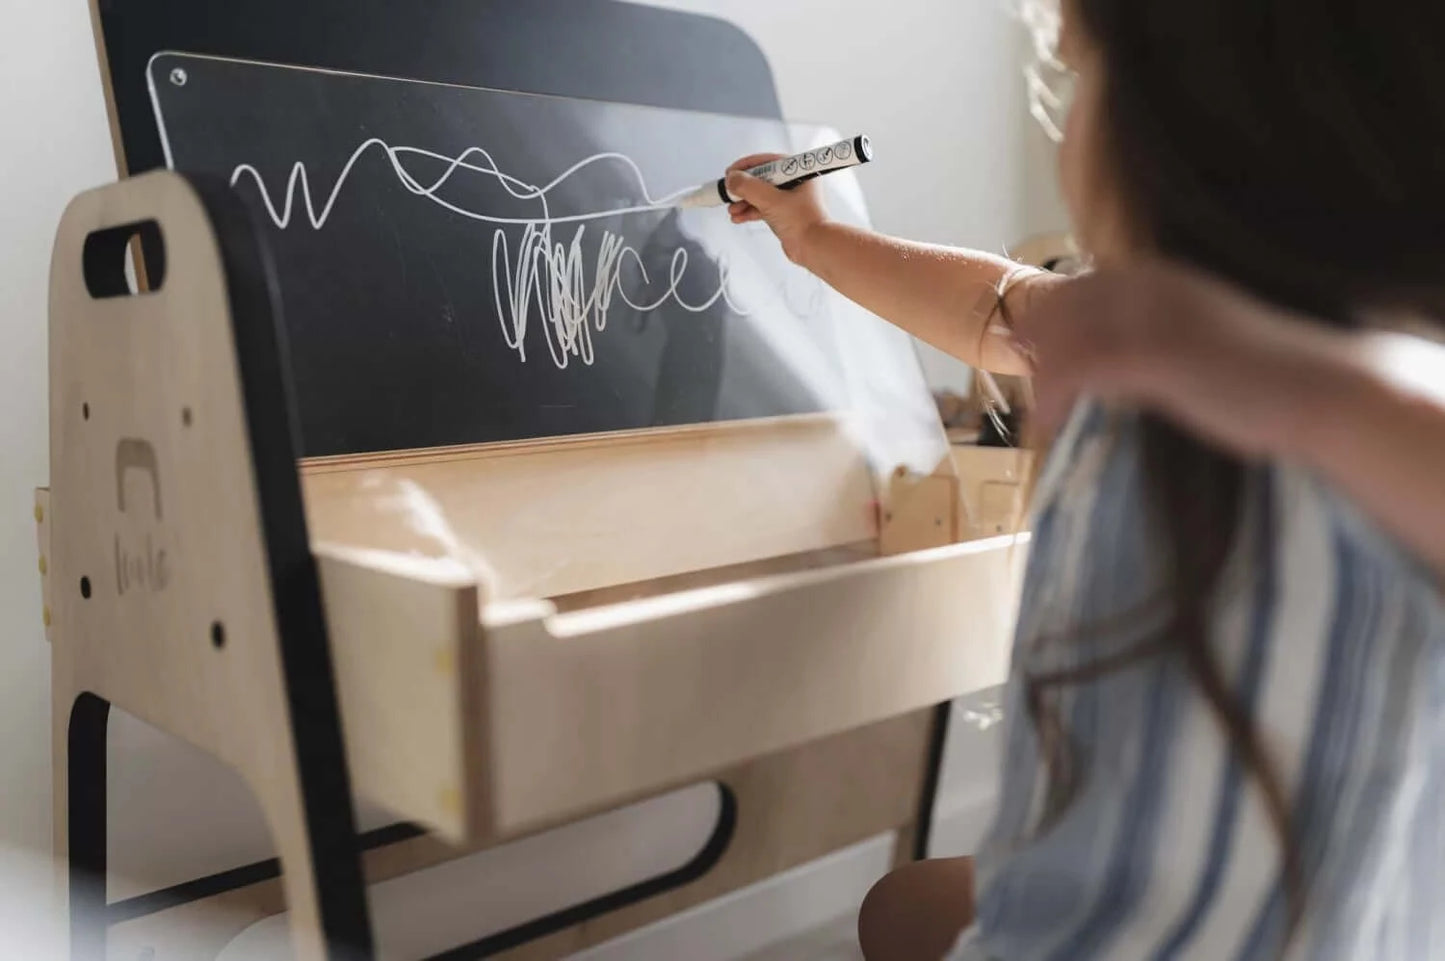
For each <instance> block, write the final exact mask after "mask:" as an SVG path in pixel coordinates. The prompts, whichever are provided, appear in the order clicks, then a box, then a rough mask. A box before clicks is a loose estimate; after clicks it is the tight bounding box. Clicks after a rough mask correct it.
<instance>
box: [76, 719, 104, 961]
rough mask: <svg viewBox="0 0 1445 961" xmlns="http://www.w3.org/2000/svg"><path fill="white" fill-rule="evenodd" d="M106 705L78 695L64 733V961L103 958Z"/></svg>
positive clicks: (86, 960) (88, 960)
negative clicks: (67, 960) (66, 926)
mask: <svg viewBox="0 0 1445 961" xmlns="http://www.w3.org/2000/svg"><path fill="white" fill-rule="evenodd" d="M109 717H110V702H109V701H105V700H102V699H101V698H99V697H96V696H95V695H94V694H82V695H80V696H79V697H77V698H76V699H75V703H74V704H72V705H71V708H70V724H69V727H68V729H67V732H66V751H65V754H66V798H65V810H66V819H67V825H68V827H67V830H68V833H69V845H68V846H69V854H68V861H69V863H68V873H69V887H70V957H71V959H72V961H104V958H105V929H106V923H105V874H106V865H105V794H106V771H105V731H106V723H107V721H108V720H109Z"/></svg>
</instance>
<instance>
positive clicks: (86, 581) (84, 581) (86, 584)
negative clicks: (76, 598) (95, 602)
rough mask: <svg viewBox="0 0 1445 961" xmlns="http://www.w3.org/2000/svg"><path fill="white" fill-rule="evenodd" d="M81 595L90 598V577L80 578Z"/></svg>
mask: <svg viewBox="0 0 1445 961" xmlns="http://www.w3.org/2000/svg"><path fill="white" fill-rule="evenodd" d="M80 596H81V597H83V598H85V599H86V600H90V578H88V577H82V578H81V579H80Z"/></svg>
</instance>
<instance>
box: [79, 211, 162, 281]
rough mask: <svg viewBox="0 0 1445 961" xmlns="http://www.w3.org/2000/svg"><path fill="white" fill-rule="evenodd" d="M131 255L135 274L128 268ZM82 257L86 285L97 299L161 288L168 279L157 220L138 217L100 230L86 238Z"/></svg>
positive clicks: (159, 226)
mask: <svg viewBox="0 0 1445 961" xmlns="http://www.w3.org/2000/svg"><path fill="white" fill-rule="evenodd" d="M130 257H134V258H135V259H134V261H132V263H134V265H135V272H134V274H132V273H131V272H129V271H127V269H126V265H127V261H128V259H129V258H130ZM81 261H82V263H81V267H82V270H83V272H84V274H85V289H86V290H87V291H89V292H90V296H91V297H94V298H95V299H96V300H100V299H102V298H106V297H130V296H133V295H135V294H139V293H141V292H143V291H145V292H149V291H156V290H160V289H161V285H162V284H163V283H165V279H166V245H165V240H164V239H163V238H162V236H161V225H160V224H159V223H157V222H156V221H154V220H138V221H136V222H135V223H129V224H120V225H119V226H116V227H107V228H105V229H104V230H97V231H95V232H93V233H91V234H89V235H88V236H87V237H86V238H85V248H84V250H83V251H82V253H81Z"/></svg>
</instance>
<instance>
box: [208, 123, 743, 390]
mask: <svg viewBox="0 0 1445 961" xmlns="http://www.w3.org/2000/svg"><path fill="white" fill-rule="evenodd" d="M373 149H379V150H381V151H383V152H384V153H385V154H386V157H387V160H388V162H389V163H390V165H391V169H392V172H393V173H394V174H395V175H396V178H397V180H398V181H399V182H400V183H401V185H402V186H403V187H404V188H405V189H406V190H407V191H409V192H410V193H412V194H415V195H416V196H419V197H423V198H425V199H427V200H429V201H431V202H432V203H434V204H436V205H437V206H439V207H442V208H443V209H445V210H448V211H451V212H452V213H455V214H458V215H460V216H462V217H467V218H469V219H472V220H477V221H481V222H483V223H489V224H494V225H497V227H498V229H497V231H496V232H495V233H494V234H493V235H492V281H493V284H492V286H493V291H494V302H495V305H496V309H497V317H498V320H499V321H500V322H501V324H502V337H503V339H504V340H505V341H506V343H507V346H508V347H510V348H512V349H513V350H515V351H516V352H517V355H518V357H519V358H520V359H521V360H522V361H523V362H524V363H525V362H526V360H527V350H526V338H527V331H528V326H529V318H530V317H531V314H532V308H533V306H534V305H535V307H536V310H537V313H538V314H539V315H540V318H541V322H542V324H541V326H542V336H543V339H544V340H545V342H546V344H547V352H548V354H549V355H550V357H551V359H552V363H553V364H555V365H556V366H557V367H558V368H566V367H567V365H568V363H569V362H570V360H571V358H573V357H576V358H577V359H578V360H580V361H581V362H582V363H584V364H591V363H592V362H593V360H594V357H595V354H594V351H593V346H592V333H593V331H594V330H595V331H596V332H598V333H601V332H602V331H603V330H604V329H606V327H607V312H608V310H609V308H610V307H611V304H612V297H613V295H614V294H616V295H617V296H620V297H621V298H622V300H623V302H624V303H626V304H627V305H628V306H629V307H631V308H633V309H634V310H638V311H642V312H648V311H652V310H656V309H657V308H659V307H661V306H662V305H663V304H665V303H667V302H668V301H669V300H671V301H672V302H673V303H675V304H677V306H678V307H679V308H681V309H682V310H685V311H688V312H691V313H701V312H703V311H706V310H709V309H711V308H712V306H713V305H714V304H716V303H717V302H718V300H719V299H721V300H723V301H724V302H725V303H726V304H727V305H728V307H729V308H731V309H732V310H733V311H734V312H736V313H739V314H746V313H747V311H746V310H745V309H743V308H742V307H740V306H739V305H738V304H737V303H736V302H735V301H734V300H733V299H732V297H731V295H730V293H729V291H728V283H727V280H728V271H727V266H726V264H720V265H719V267H718V288H717V290H716V292H714V293H713V294H712V296H710V297H708V298H706V299H705V300H703V301H702V302H701V303H696V304H693V303H688V302H687V301H685V300H684V299H683V298H682V295H681V294H680V292H679V291H678V285H679V284H681V282H682V279H683V277H684V276H685V275H686V273H687V266H688V251H687V250H686V249H685V248H682V247H679V248H678V249H677V250H675V251H674V252H673V256H672V260H671V262H670V265H669V269H668V286H667V289H666V290H665V291H663V292H662V294H661V295H660V296H659V297H657V298H656V299H655V300H653V301H650V302H647V301H644V302H639V301H637V300H634V299H633V298H632V297H630V296H629V295H628V293H627V291H626V290H625V289H624V288H623V286H622V280H621V271H622V265H623V263H625V262H626V261H627V260H628V259H629V258H630V259H631V260H632V261H633V262H634V263H635V264H636V265H637V267H638V269H639V272H640V273H641V275H642V282H643V284H645V285H650V280H649V278H648V276H647V269H646V267H645V266H644V265H643V263H642V257H641V256H640V255H639V254H638V252H637V251H636V250H635V249H634V248H632V247H630V246H628V245H626V244H625V243H624V241H623V238H622V237H621V236H620V235H618V234H616V233H613V232H612V231H608V230H604V231H602V233H601V237H600V238H599V241H598V244H597V255H596V267H595V269H594V272H593V274H594V275H593V276H592V277H591V278H590V287H589V278H588V277H586V276H585V274H584V271H585V264H586V256H585V251H584V248H583V245H582V239H583V235H584V234H585V233H586V230H587V222H588V221H593V220H601V219H605V218H608V217H619V216H625V215H628V214H635V213H643V212H647V211H654V210H658V209H661V208H665V207H667V206H669V205H670V203H671V202H672V201H674V200H675V199H676V198H678V197H680V196H682V195H683V194H685V193H687V192H688V190H689V189H691V188H685V189H683V190H680V191H677V192H675V193H672V194H669V195H667V196H665V197H661V198H654V197H653V196H652V194H651V193H650V192H649V191H648V189H647V182H646V179H645V178H644V177H643V175H642V170H641V168H639V167H638V166H637V163H636V162H635V161H633V159H632V158H631V157H628V156H627V155H626V154H621V153H616V152H607V153H599V154H594V155H592V156H590V157H585V158H583V159H582V160H579V161H577V162H576V163H575V164H573V165H572V166H570V167H568V168H567V169H566V170H564V171H562V172H561V173H560V174H558V175H557V176H556V177H554V178H552V180H551V181H550V182H548V183H546V184H544V185H541V186H536V185H533V184H529V183H527V182H526V181H524V180H521V179H520V178H517V177H514V176H512V175H511V174H508V173H505V172H504V171H502V170H501V168H500V167H499V166H498V165H497V162H496V160H495V159H494V158H493V157H492V155H491V154H489V153H488V152H487V151H486V150H484V149H482V148H481V147H469V148H468V149H466V150H464V151H462V153H460V154H459V155H457V156H455V157H449V156H447V155H445V154H440V153H436V152H434V151H431V150H426V149H423V148H421V147H408V146H398V147H393V146H391V145H390V144H388V143H386V142H385V141H384V140H382V139H380V138H378V137H372V138H370V139H368V140H365V141H363V142H362V143H361V144H360V145H359V146H358V147H357V148H356V149H355V150H354V151H352V154H351V157H350V158H349V159H348V160H347V161H346V164H345V166H343V167H342V168H341V173H340V174H338V175H337V178H336V182H335V183H334V184H333V185H332V187H331V192H330V193H329V194H328V195H327V197H326V202H325V203H324V204H323V205H322V206H321V209H320V210H319V211H318V210H317V208H316V203H315V198H314V197H313V195H312V193H311V179H310V176H309V174H308V172H307V169H306V165H305V163H303V162H301V161H297V162H296V163H295V164H293V165H292V167H291V172H290V174H289V175H288V176H287V178H286V194H285V197H284V199H283V200H282V202H281V206H280V208H279V209H278V208H277V205H276V202H275V200H274V198H273V197H272V195H271V192H270V190H269V189H268V188H267V186H266V182H265V179H264V178H263V177H262V176H261V173H260V171H258V170H257V169H256V168H255V167H253V166H251V165H250V164H240V165H238V166H237V167H236V168H235V169H234V170H233V171H232V172H231V186H233V187H234V186H236V185H237V184H238V183H239V182H240V181H241V179H242V178H243V177H249V178H250V179H251V180H252V181H253V182H254V183H255V185H256V189H257V190H258V191H259V193H260V197H261V203H262V204H263V205H264V206H265V208H266V212H267V214H268V215H269V216H270V218H271V222H272V223H274V224H275V225H276V227H277V229H279V230H285V229H287V228H288V227H290V225H291V220H292V217H293V216H294V215H295V213H296V201H297V198H298V196H299V198H300V200H301V205H302V207H303V208H304V211H305V215H306V220H307V222H308V223H309V224H310V225H311V228H312V229H313V230H321V229H322V228H323V227H325V226H326V223H327V221H328V220H329V219H330V218H331V214H332V211H333V210H334V209H335V207H336V201H337V198H338V197H339V196H340V194H341V190H342V188H343V187H344V186H345V185H346V182H347V179H348V178H349V177H350V176H351V172H352V169H353V168H354V167H355V166H356V164H357V161H359V160H360V159H361V157H362V156H363V155H365V154H366V153H367V152H368V151H371V150H373ZM404 155H405V156H416V157H425V158H428V159H431V160H436V161H440V162H442V163H444V164H446V167H445V169H444V170H443V171H442V172H441V174H440V176H438V177H437V178H436V179H435V180H433V181H431V182H430V183H423V182H422V181H421V180H419V179H418V178H417V177H416V176H415V175H413V174H412V173H411V171H409V170H407V169H406V167H405V166H404V165H403V163H402V160H401V157H402V156H404ZM474 156H475V157H478V158H480V160H481V162H480V163H473V162H470V161H471V158H473V157H474ZM604 162H614V163H621V164H622V165H623V166H625V167H626V168H627V169H628V170H630V171H631V173H632V175H633V176H634V177H635V178H636V181H637V188H638V192H639V193H640V194H641V195H642V197H643V198H644V200H645V201H646V203H645V204H640V205H637V206H632V207H623V208H618V209H613V210H599V211H592V212H589V213H579V214H569V215H564V216H556V215H553V214H552V212H551V208H550V204H549V202H548V198H547V195H548V194H549V193H550V192H551V191H553V190H554V189H556V188H557V187H558V186H559V185H561V184H562V183H564V182H566V180H567V179H568V178H569V177H572V176H573V175H575V174H577V173H578V172H579V171H581V170H584V169H586V168H587V167H590V166H592V165H594V164H598V163H604ZM461 170H465V171H468V172H471V173H478V174H482V175H485V176H489V177H492V178H495V179H496V181H497V182H498V183H499V184H501V186H502V188H503V189H504V190H506V191H507V193H508V194H510V195H511V196H512V197H514V198H517V199H519V200H535V201H536V202H538V203H539V204H541V207H542V209H541V212H540V214H539V215H538V216H536V217H496V216H492V215H490V214H485V213H481V212H480V211H475V210H468V209H466V208H464V207H459V206H457V205H456V204H453V203H451V202H449V201H447V200H444V199H443V198H441V197H439V196H437V192H438V191H439V190H441V188H442V187H443V186H445V185H446V184H447V183H448V182H449V181H450V180H451V179H452V177H453V176H454V175H455V174H456V173H457V172H458V171H461ZM569 223H576V224H578V227H577V230H576V232H575V233H574V234H573V235H572V239H571V242H570V243H567V244H564V243H562V242H560V241H554V240H553V237H552V228H553V227H554V226H556V225H558V224H569ZM506 226H522V227H523V228H524V229H523V232H522V238H521V242H520V243H519V244H518V246H517V254H516V264H515V266H514V265H513V263H512V253H511V250H510V248H509V246H508V243H507V236H506V231H505V230H504V229H502V228H504V227H506ZM504 289H505V297H504V296H503V295H504ZM589 319H590V321H591V322H590V324H589Z"/></svg>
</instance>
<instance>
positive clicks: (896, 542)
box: [878, 464, 959, 554]
mask: <svg viewBox="0 0 1445 961" xmlns="http://www.w3.org/2000/svg"><path fill="white" fill-rule="evenodd" d="M946 467H947V465H946V464H945V465H940V468H939V469H938V470H936V471H934V472H933V473H932V474H924V475H920V474H913V473H910V472H909V471H908V470H907V469H905V468H903V467H899V468H898V469H897V470H895V471H894V472H893V476H892V477H891V478H890V480H889V489H888V497H887V499H886V501H885V502H884V503H883V504H882V505H881V507H880V516H879V524H878V546H879V552H880V553H882V554H904V553H907V552H909V551H920V550H927V549H928V548H930V547H942V546H944V545H945V544H953V543H957V542H958V540H959V536H958V533H959V531H958V527H959V525H958V504H959V501H958V480H957V478H956V477H954V476H953V474H952V472H951V471H949V470H947V469H946Z"/></svg>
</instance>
